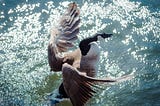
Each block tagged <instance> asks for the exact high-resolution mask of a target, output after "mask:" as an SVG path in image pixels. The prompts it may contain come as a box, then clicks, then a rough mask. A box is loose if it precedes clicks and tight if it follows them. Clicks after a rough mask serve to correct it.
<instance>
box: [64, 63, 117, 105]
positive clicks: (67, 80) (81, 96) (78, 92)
mask: <svg viewBox="0 0 160 106" xmlns="http://www.w3.org/2000/svg"><path fill="white" fill-rule="evenodd" d="M62 73H63V84H64V88H65V91H66V93H67V95H68V96H69V98H70V100H71V102H72V104H73V106H84V104H85V103H86V102H87V101H88V100H89V99H90V98H91V97H92V96H93V94H94V93H96V91H95V90H93V89H92V87H94V86H95V84H96V83H97V82H115V80H99V79H95V78H92V77H88V76H86V75H85V74H84V73H82V72H79V71H78V70H77V69H75V68H74V67H72V66H71V65H69V64H67V63H65V64H64V65H63V67H62Z"/></svg>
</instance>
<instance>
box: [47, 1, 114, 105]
mask: <svg viewBox="0 0 160 106" xmlns="http://www.w3.org/2000/svg"><path fill="white" fill-rule="evenodd" d="M79 13H80V12H79V9H78V7H77V5H76V4H75V3H70V4H69V6H68V9H67V11H66V13H65V14H64V15H63V16H62V17H61V20H60V22H59V26H57V27H55V28H53V29H51V37H50V41H49V45H48V62H49V65H50V68H51V71H55V72H57V71H62V76H63V82H62V84H61V85H60V87H59V93H60V94H61V95H62V97H67V98H69V99H70V100H71V103H72V104H73V106H84V105H85V103H86V102H87V101H88V100H89V99H90V98H91V97H92V96H93V94H94V93H96V92H95V91H94V90H93V89H92V87H93V86H94V85H95V84H96V83H97V82H115V80H102V79H96V78H95V76H96V72H97V62H98V60H99V54H100V50H99V47H98V44H97V41H98V37H102V38H104V39H105V38H108V37H110V36H111V35H112V34H105V33H103V34H95V35H94V36H91V37H89V38H86V39H84V40H82V41H81V42H80V44H79V47H78V48H77V49H76V50H74V51H72V52H68V49H69V48H70V47H73V46H74V41H75V40H77V39H78V37H77V34H78V33H79V23H80V18H79ZM62 53H65V54H64V55H61V54H62Z"/></svg>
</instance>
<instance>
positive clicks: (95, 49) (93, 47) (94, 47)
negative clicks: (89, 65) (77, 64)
mask: <svg viewBox="0 0 160 106" xmlns="http://www.w3.org/2000/svg"><path fill="white" fill-rule="evenodd" d="M90 45H91V48H90V50H89V52H88V53H87V56H96V55H99V54H100V48H99V46H98V44H97V43H96V42H92V43H90Z"/></svg>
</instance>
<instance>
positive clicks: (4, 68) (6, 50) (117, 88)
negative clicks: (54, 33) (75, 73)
mask: <svg viewBox="0 0 160 106" xmlns="http://www.w3.org/2000/svg"><path fill="white" fill-rule="evenodd" d="M73 1H75V2H76V3H77V4H78V6H79V7H80V10H81V12H80V14H81V24H80V27H81V28H80V33H79V35H78V37H79V40H78V41H77V42H76V46H78V43H79V41H80V40H82V39H84V38H86V37H88V36H92V35H93V34H95V33H97V32H106V33H113V36H112V38H110V39H108V40H105V41H103V42H102V43H100V46H101V55H100V61H99V65H98V68H99V73H98V76H99V77H106V76H107V77H113V78H115V77H120V76H123V75H127V74H134V76H135V77H134V78H133V79H132V80H130V81H126V82H122V83H119V84H116V85H112V86H106V85H103V89H102V90H101V91H100V92H98V94H97V95H95V97H94V98H92V99H91V100H90V101H89V102H88V103H87V106H125V105H127V106H160V2H159V0H99V1H97V0H82V1H80V0H77V1H76V0H73ZM73 1H70V0H68V1H63V0H26V1H25V0H0V79H1V80H0V106H46V105H48V102H46V100H45V95H46V94H47V93H50V92H52V91H54V90H55V89H57V87H58V86H59V85H60V83H61V81H62V76H61V73H60V72H59V73H54V72H50V68H49V65H48V60H47V45H48V41H49V36H50V35H49V34H50V29H51V28H52V27H53V26H54V25H57V22H58V20H59V17H60V16H61V14H62V13H63V12H64V11H65V8H66V7H67V5H68V4H69V3H70V2H73ZM73 49H75V48H73ZM58 106H71V104H70V102H69V101H64V102H62V103H61V104H58Z"/></svg>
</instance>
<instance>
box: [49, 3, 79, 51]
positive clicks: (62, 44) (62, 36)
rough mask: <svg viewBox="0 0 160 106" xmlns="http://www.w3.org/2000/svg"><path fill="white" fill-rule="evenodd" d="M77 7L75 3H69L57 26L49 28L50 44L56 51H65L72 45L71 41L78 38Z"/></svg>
mask: <svg viewBox="0 0 160 106" xmlns="http://www.w3.org/2000/svg"><path fill="white" fill-rule="evenodd" d="M79 14H80V12H79V9H78V7H77V5H76V3H70V4H69V5H68V9H67V11H66V13H65V14H64V15H63V16H62V18H61V19H60V22H59V26H58V27H57V28H53V29H52V30H51V40H50V44H52V45H53V46H54V47H56V48H57V50H58V51H57V52H66V51H67V50H68V49H69V48H70V47H73V46H74V44H73V42H74V41H75V40H77V39H78V37H77V34H78V33H79V23H80V18H79Z"/></svg>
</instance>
